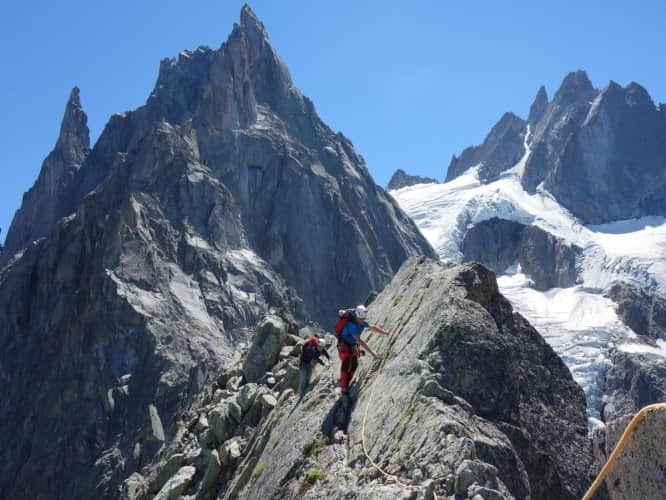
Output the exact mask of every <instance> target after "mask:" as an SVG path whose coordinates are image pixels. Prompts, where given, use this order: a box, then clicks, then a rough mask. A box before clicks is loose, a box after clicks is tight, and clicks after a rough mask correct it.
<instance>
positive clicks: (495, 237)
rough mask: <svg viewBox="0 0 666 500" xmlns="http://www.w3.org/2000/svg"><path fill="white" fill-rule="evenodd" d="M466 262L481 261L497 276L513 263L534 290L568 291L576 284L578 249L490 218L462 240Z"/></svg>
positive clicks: (533, 228) (533, 230)
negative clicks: (517, 265)
mask: <svg viewBox="0 0 666 500" xmlns="http://www.w3.org/2000/svg"><path fill="white" fill-rule="evenodd" d="M461 250H462V252H463V256H464V260H465V261H476V262H480V263H482V264H483V265H485V266H488V267H489V268H490V269H492V270H493V271H495V272H496V273H502V272H504V271H506V269H507V268H508V267H509V266H512V265H514V264H516V263H518V264H519V265H520V268H521V270H522V272H524V273H525V274H527V275H529V276H530V278H531V279H532V282H533V286H534V288H535V289H537V290H548V289H550V288H553V287H558V288H567V287H570V286H573V285H574V284H575V283H576V277H577V273H576V258H577V257H578V256H579V255H580V253H581V249H580V248H578V247H576V246H573V245H569V244H567V243H565V242H564V241H562V240H561V239H559V238H557V237H555V236H553V235H552V234H550V233H547V232H546V231H544V230H543V229H541V228H539V227H537V226H526V225H524V224H520V223H519V222H514V221H509V220H506V219H499V218H497V217H493V218H492V219H488V220H486V221H483V222H480V223H478V224H475V225H474V226H472V227H471V228H469V229H468V230H467V232H466V233H465V236H464V237H463V241H462V245H461Z"/></svg>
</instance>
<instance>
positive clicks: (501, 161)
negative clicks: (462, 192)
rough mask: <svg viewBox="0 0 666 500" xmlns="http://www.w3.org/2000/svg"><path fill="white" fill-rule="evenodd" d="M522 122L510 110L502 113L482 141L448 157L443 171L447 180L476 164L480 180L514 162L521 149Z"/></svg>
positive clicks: (490, 178) (522, 141)
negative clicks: (445, 170)
mask: <svg viewBox="0 0 666 500" xmlns="http://www.w3.org/2000/svg"><path fill="white" fill-rule="evenodd" d="M525 130H526V123H525V121H524V120H523V119H522V118H520V117H519V116H517V115H515V114H514V113H511V112H509V113H504V114H503V115H502V117H501V118H500V120H499V121H498V122H497V123H496V124H495V126H494V127H493V128H492V129H491V130H490V133H489V134H488V135H487V136H486V138H485V140H484V141H483V144H481V145H480V146H473V147H469V148H466V149H465V150H464V151H463V152H462V153H461V154H460V157H459V158H458V157H456V156H455V155H454V156H453V158H452V159H451V163H450V164H449V168H448V170H447V173H446V181H447V182H448V181H450V180H451V179H454V178H456V177H458V176H459V175H461V174H462V173H463V172H465V171H467V170H468V169H470V168H471V167H474V166H478V167H479V178H480V179H481V180H483V181H484V182H488V181H492V180H494V179H496V178H497V176H498V175H499V174H500V173H501V172H503V171H504V170H506V169H507V168H511V167H512V166H514V165H515V164H516V163H517V162H518V160H520V158H521V157H522V155H523V153H524V149H525V148H524V138H525Z"/></svg>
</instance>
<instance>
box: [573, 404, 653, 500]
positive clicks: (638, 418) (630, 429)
mask: <svg viewBox="0 0 666 500" xmlns="http://www.w3.org/2000/svg"><path fill="white" fill-rule="evenodd" d="M657 409H666V403H656V404H652V405H648V406H646V407H644V408H642V409H641V410H640V411H639V412H638V413H636V415H634V418H632V419H631V422H629V425H627V427H626V428H625V429H624V432H623V433H622V437H620V440H619V441H618V442H617V444H616V445H615V448H613V452H612V453H611V454H610V456H609V457H608V460H606V464H605V465H604V466H603V467H602V468H601V471H599V475H598V476H597V478H596V479H595V480H594V482H593V483H592V486H590V488H589V489H588V490H587V493H585V496H584V497H583V500H591V499H592V495H594V494H595V493H596V491H597V489H598V488H599V486H601V483H602V482H603V480H604V478H605V477H606V475H607V474H608V473H609V472H610V470H611V468H612V467H613V465H614V464H615V462H616V461H617V459H618V458H619V457H620V453H621V452H622V449H623V448H624V446H625V445H626V444H627V442H628V441H629V438H630V437H631V436H632V435H633V433H634V430H635V429H636V427H637V426H638V424H640V423H641V422H642V421H643V419H644V418H645V415H646V414H647V412H649V411H651V410H657Z"/></svg>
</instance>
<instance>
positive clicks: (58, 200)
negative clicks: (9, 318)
mask: <svg viewBox="0 0 666 500" xmlns="http://www.w3.org/2000/svg"><path fill="white" fill-rule="evenodd" d="M89 152H90V131H89V130H88V117H87V116H86V114H85V112H84V111H83V108H82V107H81V100H80V96H79V88H78V87H74V88H73V89H72V91H71V93H70V95H69V99H68V100H67V105H66V106H65V113H64V115H63V118H62V123H61V125H60V134H59V135H58V140H57V141H56V145H55V147H54V148H53V151H51V153H49V155H48V156H47V157H46V159H45V160H44V163H42V167H41V170H40V172H39V177H38V178H37V181H36V182H35V184H34V185H33V186H32V188H30V190H29V191H28V192H27V193H25V194H24V195H23V201H22V203H21V208H19V210H17V212H16V214H15V215H14V219H13V220H12V224H11V226H10V227H9V231H8V232H7V240H6V241H5V252H4V254H3V256H2V259H6V258H9V257H11V255H12V254H13V253H14V252H16V251H18V250H20V249H21V248H23V247H24V246H26V245H27V244H29V243H30V242H31V241H33V240H36V239H38V238H41V237H44V236H46V234H47V232H48V230H49V229H50V228H51V226H52V225H53V223H54V222H55V221H57V220H58V219H59V218H61V217H62V216H64V215H67V211H68V198H69V195H70V189H71V187H72V180H73V178H74V177H75V175H76V173H77V172H78V170H79V169H80V168H81V165H82V164H83V162H84V161H85V159H86V157H87V156H88V153H89ZM0 262H1V259H0Z"/></svg>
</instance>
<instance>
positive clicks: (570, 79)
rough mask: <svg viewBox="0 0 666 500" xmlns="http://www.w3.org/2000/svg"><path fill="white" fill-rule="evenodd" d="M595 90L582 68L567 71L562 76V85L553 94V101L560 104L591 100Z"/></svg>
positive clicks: (595, 92)
mask: <svg viewBox="0 0 666 500" xmlns="http://www.w3.org/2000/svg"><path fill="white" fill-rule="evenodd" d="M596 94H597V90H596V89H595V88H594V85H592V82H591V81H590V79H589V78H588V76H587V73H586V72H585V71H583V70H578V71H575V72H571V73H569V74H568V75H567V76H565V77H564V80H563V81H562V85H560V88H559V89H558V91H557V92H556V94H555V97H554V99H553V100H554V101H557V102H558V103H559V104H561V105H565V104H568V103H573V102H575V101H581V100H591V99H592V98H594V96H595V95H596Z"/></svg>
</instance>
